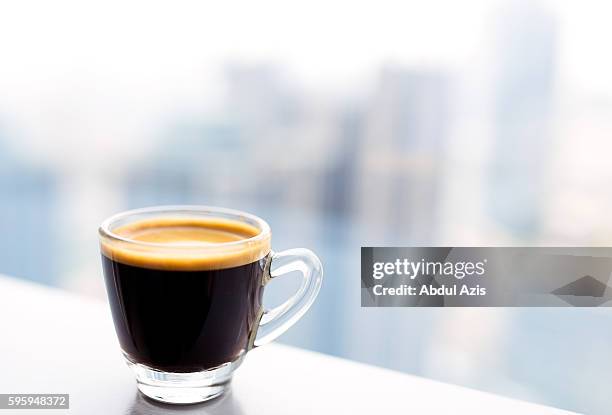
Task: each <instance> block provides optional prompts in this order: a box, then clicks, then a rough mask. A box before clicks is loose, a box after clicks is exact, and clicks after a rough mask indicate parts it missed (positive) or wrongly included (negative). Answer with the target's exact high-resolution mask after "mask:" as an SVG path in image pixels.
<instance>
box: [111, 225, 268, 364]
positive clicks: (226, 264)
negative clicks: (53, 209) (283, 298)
mask: <svg viewBox="0 0 612 415" xmlns="http://www.w3.org/2000/svg"><path fill="white" fill-rule="evenodd" d="M112 231H113V234H114V235H116V236H117V237H116V238H114V239H112V240H104V241H102V262H103V267H104V275H105V282H106V289H107V292H108V297H109V301H110V305H111V310H112V313H113V320H114V323H115V329H116V331H117V335H118V337H119V342H120V344H121V347H122V349H123V352H124V353H125V354H126V357H127V359H128V360H130V361H131V362H134V363H140V364H143V365H146V366H148V367H150V368H154V369H157V370H162V371H165V372H197V371H202V370H208V369H211V368H215V367H218V366H220V365H223V364H225V363H229V362H233V361H235V360H237V359H239V358H240V357H241V356H242V355H243V354H244V353H245V352H246V351H247V350H248V348H249V346H250V344H251V342H252V339H253V337H254V336H255V334H256V333H255V332H256V330H257V326H258V323H259V318H260V316H261V313H262V311H263V310H262V295H263V279H264V268H265V263H266V259H267V256H268V253H269V251H270V246H269V238H267V239H261V240H257V235H258V234H259V230H258V229H257V228H255V227H254V226H251V225H249V224H247V223H244V222H238V221H232V220H226V219H211V218H208V219H204V218H183V217H176V218H172V217H170V218H168V217H165V218H157V219H148V220H142V221H136V222H133V223H130V224H127V225H122V226H118V227H117V228H115V229H113V230H112ZM246 239H253V240H252V242H251V241H249V243H248V244H244V243H239V242H240V241H242V242H244V240H246ZM134 241H135V242H137V243H133V242H134ZM245 245H246V247H245ZM216 247H218V248H219V249H218V250H215V248H216Z"/></svg>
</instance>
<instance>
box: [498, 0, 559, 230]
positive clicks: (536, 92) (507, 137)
mask: <svg viewBox="0 0 612 415" xmlns="http://www.w3.org/2000/svg"><path fill="white" fill-rule="evenodd" d="M556 43H557V24H556V21H555V19H554V17H553V16H552V15H551V14H549V13H548V12H547V11H546V10H544V9H543V8H541V7H539V6H538V5H536V4H534V3H533V2H528V1H520V2H518V3H517V2H512V3H506V4H505V7H503V8H501V9H500V10H499V14H498V16H497V20H496V33H495V35H494V43H493V49H494V51H493V53H492V57H493V60H492V62H493V82H494V85H493V91H494V92H493V94H494V96H493V123H494V125H493V134H494V140H493V146H492V155H491V168H490V174H489V175H488V187H489V190H488V197H487V199H488V206H489V209H488V210H489V212H490V213H491V216H492V217H493V219H494V220H495V221H496V222H498V223H499V224H501V225H502V226H503V227H504V228H505V230H506V231H509V232H511V233H513V234H515V235H517V236H522V237H527V238H530V237H534V236H536V235H537V233H538V231H539V227H540V225H541V215H542V208H543V206H542V201H543V200H544V198H545V194H544V193H545V191H546V188H545V183H544V181H545V171H546V164H547V162H548V161H549V154H550V144H551V143H550V141H551V134H552V132H551V128H552V126H551V115H552V112H553V92H554V78H555V63H556V55H557V53H556V52H557V44H556Z"/></svg>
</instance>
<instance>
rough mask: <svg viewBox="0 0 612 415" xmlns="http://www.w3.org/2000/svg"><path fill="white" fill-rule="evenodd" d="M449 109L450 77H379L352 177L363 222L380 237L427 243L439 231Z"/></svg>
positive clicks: (410, 72) (419, 73)
mask: <svg viewBox="0 0 612 415" xmlns="http://www.w3.org/2000/svg"><path fill="white" fill-rule="evenodd" d="M449 107H450V80H449V78H448V76H447V75H446V74H444V73H442V72H439V71H437V70H417V69H401V68H387V69H385V70H383V72H382V73H381V75H380V79H379V82H378V85H377V87H376V90H375V92H374V96H373V97H372V99H371V101H370V102H368V106H367V109H366V114H365V120H364V136H363V140H362V141H361V143H360V145H359V150H358V154H357V162H358V164H359V167H358V168H357V172H358V173H357V174H356V175H355V176H354V178H355V180H356V183H357V186H356V188H357V190H356V203H355V205H356V206H358V207H359V212H358V217H359V220H360V221H361V222H362V223H365V224H367V225H368V226H371V227H372V228H373V229H376V230H377V232H382V234H381V236H386V237H392V238H401V240H402V241H406V242H408V241H423V242H425V241H429V240H431V239H432V234H433V233H435V232H436V222H437V209H438V207H439V203H438V202H439V197H440V184H441V174H442V172H443V169H444V156H445V148H446V141H447V139H448V130H449V124H450V122H451V120H450V108H449ZM387 241H388V242H389V243H390V242H391V241H389V240H387Z"/></svg>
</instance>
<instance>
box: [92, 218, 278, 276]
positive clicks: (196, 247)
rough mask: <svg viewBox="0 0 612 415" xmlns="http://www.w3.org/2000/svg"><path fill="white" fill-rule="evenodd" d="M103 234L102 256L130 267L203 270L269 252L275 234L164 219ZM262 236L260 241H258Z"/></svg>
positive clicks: (226, 222)
mask: <svg viewBox="0 0 612 415" xmlns="http://www.w3.org/2000/svg"><path fill="white" fill-rule="evenodd" d="M112 232H113V234H115V235H118V236H119V237H121V238H123V239H126V240H121V239H115V238H109V237H105V236H103V237H102V239H101V248H102V253H103V254H104V255H105V256H106V257H108V258H109V259H111V260H113V261H117V262H121V263H124V264H128V265H135V266H139V267H143V268H152V269H161V270H177V271H178V270H180V271H198V270H215V269H224V268H231V267H237V266H240V265H245V264H249V263H251V262H255V261H258V260H260V259H261V258H263V257H264V256H266V255H267V254H268V253H269V252H270V235H269V234H267V235H260V233H261V231H260V230H259V229H257V228H256V227H255V226H252V225H249V224H248V223H244V222H240V221H235V220H230V219H221V218H214V219H212V218H181V217H176V218H172V217H164V218H155V219H147V220H142V221H137V222H133V223H130V224H127V225H123V226H120V227H117V228H115V229H113V230H112ZM258 235H260V237H258V238H256V237H257V236H258Z"/></svg>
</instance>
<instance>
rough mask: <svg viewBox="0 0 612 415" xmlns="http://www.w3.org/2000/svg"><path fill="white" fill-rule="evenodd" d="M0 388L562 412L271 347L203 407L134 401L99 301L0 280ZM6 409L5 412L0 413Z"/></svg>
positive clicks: (314, 407) (83, 409)
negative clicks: (175, 399) (169, 399)
mask: <svg viewBox="0 0 612 415" xmlns="http://www.w3.org/2000/svg"><path fill="white" fill-rule="evenodd" d="M0 393H69V394H70V409H69V410H57V409H56V410H51V411H50V412H47V411H41V410H19V411H13V412H17V413H18V414H22V415H26V414H28V413H33V414H41V413H42V414H44V413H52V414H91V415H94V414H105V415H106V414H168V413H170V414H172V413H189V414H196V413H197V414H211V415H212V414H231V415H252V414H266V415H275V414H279V415H280V414H282V415H287V414H297V415H300V414H328V413H329V414H332V413H333V414H350V415H359V414H368V415H371V414H568V413H569V412H566V411H562V410H559V409H555V408H549V407H545V406H541V405H535V404H531V403H526V402H522V401H517V400H513V399H509V398H504V397H500V396H496V395H492V394H488V393H484V392H479V391H475V390H471V389H467V388H463V387H459V386H454V385H448V384H444V383H440V382H435V381H432V380H428V379H424V378H419V377H416V376H411V375H407V374H403V373H399V372H394V371H391V370H387V369H381V368H377V367H374V366H368V365H364V364H360V363H355V362H352V361H349V360H344V359H339V358H335V357H331V356H327V355H323V354H319V353H314V352H310V351H305V350H301V349H297V348H293V347H288V346H283V345H280V344H271V345H267V346H264V347H261V348H259V349H256V350H253V351H252V352H250V353H249V355H248V356H247V358H246V359H245V362H244V364H243V365H242V366H241V367H240V368H239V369H238V371H237V373H236V375H235V377H234V381H233V385H232V391H231V392H230V393H229V394H228V395H227V396H225V397H223V398H219V399H217V400H214V401H211V402H210V403H207V404H200V405H189V406H180V407H176V406H168V405H162V404H157V403H155V402H153V401H150V400H148V399H145V398H143V397H142V396H141V395H140V394H139V393H138V392H137V390H136V385H135V381H134V379H133V377H132V373H131V372H130V370H129V369H128V368H127V366H126V365H125V364H124V362H123V358H122V356H121V354H120V352H119V346H118V343H117V340H116V337H115V333H114V329H113V325H112V321H111V318H110V311H109V309H108V305H107V304H105V303H103V302H99V301H96V300H92V299H89V298H84V297H79V296H76V295H74V294H70V293H67V292H64V291H61V290H57V289H53V288H47V287H43V286H40V285H35V284H32V283H27V282H22V281H19V280H16V279H12V278H8V277H0ZM3 413H11V411H8V410H0V415H2V414H3Z"/></svg>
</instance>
